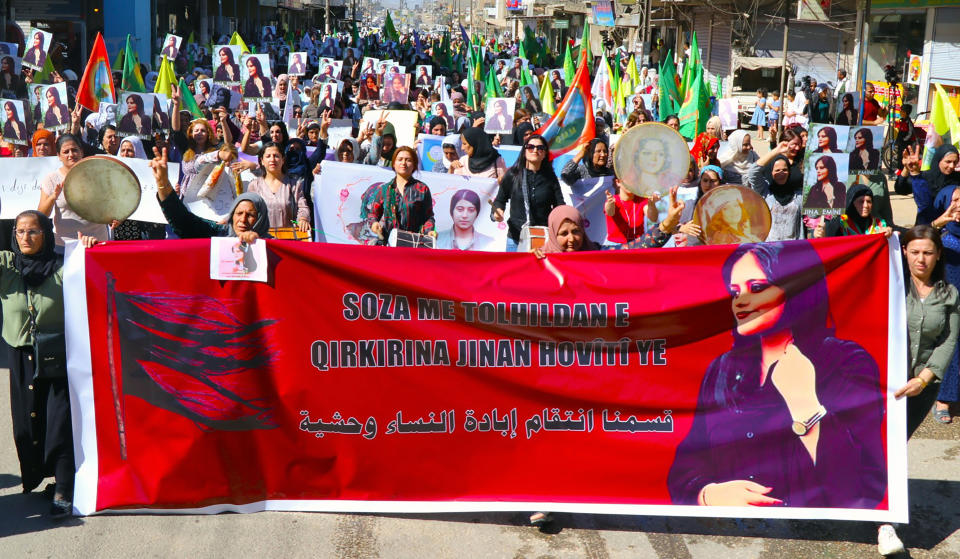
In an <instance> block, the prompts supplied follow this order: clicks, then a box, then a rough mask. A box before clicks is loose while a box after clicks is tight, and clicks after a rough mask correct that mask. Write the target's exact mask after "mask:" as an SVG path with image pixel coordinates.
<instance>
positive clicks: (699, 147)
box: [690, 132, 720, 162]
mask: <svg viewBox="0 0 960 559" xmlns="http://www.w3.org/2000/svg"><path fill="white" fill-rule="evenodd" d="M719 143H720V140H718V139H716V138H714V137H713V136H711V135H709V134H707V133H706V132H701V133H699V134H697V137H696V138H694V139H693V147H692V148H690V155H692V156H693V160H694V161H698V162H699V161H700V160H701V159H703V158H705V157H706V156H707V152H708V151H710V148H712V147H713V146H715V145H717V144H719Z"/></svg>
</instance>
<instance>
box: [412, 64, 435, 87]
mask: <svg viewBox="0 0 960 559" xmlns="http://www.w3.org/2000/svg"><path fill="white" fill-rule="evenodd" d="M416 76H417V80H416V83H415V85H416V86H417V88H424V87H425V88H427V89H429V88H430V87H432V86H433V66H426V65H419V66H417V74H416Z"/></svg>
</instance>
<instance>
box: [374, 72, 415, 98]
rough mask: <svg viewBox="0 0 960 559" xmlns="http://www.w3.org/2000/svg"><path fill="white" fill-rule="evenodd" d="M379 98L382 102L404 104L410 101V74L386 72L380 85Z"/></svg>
mask: <svg viewBox="0 0 960 559" xmlns="http://www.w3.org/2000/svg"><path fill="white" fill-rule="evenodd" d="M380 100H381V101H383V102H384V103H394V102H396V103H400V104H402V105H406V104H407V103H408V102H409V101H410V74H402V73H400V72H393V73H388V74H386V75H385V76H384V77H383V85H382V86H381V87H380Z"/></svg>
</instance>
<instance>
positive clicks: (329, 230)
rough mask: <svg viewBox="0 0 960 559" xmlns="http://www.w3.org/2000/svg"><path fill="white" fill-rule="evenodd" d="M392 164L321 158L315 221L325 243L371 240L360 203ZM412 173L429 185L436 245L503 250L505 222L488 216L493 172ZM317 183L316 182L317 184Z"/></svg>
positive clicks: (493, 187)
mask: <svg viewBox="0 0 960 559" xmlns="http://www.w3.org/2000/svg"><path fill="white" fill-rule="evenodd" d="M394 175H395V173H394V172H393V170H391V169H383V168H379V167H374V166H372V165H356V164H353V163H340V162H336V161H325V162H324V163H323V173H321V174H320V175H317V179H316V182H314V189H315V190H314V191H315V192H316V196H315V197H314V198H315V210H316V211H315V216H316V220H317V224H316V227H317V228H318V229H319V230H320V231H322V237H321V238H323V239H325V241H326V242H328V243H340V244H375V243H376V235H375V234H373V233H372V232H371V231H370V225H371V223H368V222H366V221H364V219H363V218H362V213H363V212H362V206H363V204H364V203H366V202H367V201H369V199H370V198H371V194H372V193H373V192H375V191H376V188H377V187H379V186H381V185H382V184H384V183H386V182H388V181H390V180H391V179H393V177H394ZM414 177H415V178H417V179H418V180H420V181H423V182H424V183H425V184H426V185H427V186H429V187H430V195H431V198H432V199H433V214H434V220H435V222H436V230H437V234H438V235H437V246H436V248H437V249H450V250H480V251H492V252H502V251H503V250H504V249H505V247H506V238H507V237H506V235H507V229H506V224H504V223H502V222H501V223H497V222H494V221H491V220H490V219H489V215H490V206H489V204H488V203H487V200H490V199H493V198H495V197H496V195H497V188H498V187H497V181H496V179H492V178H478V177H464V176H461V175H453V174H449V173H430V172H424V171H418V172H417V173H415V174H414ZM318 183H319V184H318Z"/></svg>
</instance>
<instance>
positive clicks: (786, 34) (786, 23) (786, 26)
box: [775, 0, 791, 141]
mask: <svg viewBox="0 0 960 559" xmlns="http://www.w3.org/2000/svg"><path fill="white" fill-rule="evenodd" d="M790 5H791V2H790V0H787V1H786V10H785V11H784V14H783V65H782V66H781V67H780V114H778V115H777V135H778V136H779V137H780V138H782V137H783V114H784V113H785V112H787V111H785V110H784V109H785V107H784V105H786V99H787V89H786V86H787V44H788V42H789V40H790ZM775 141H776V140H775Z"/></svg>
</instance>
